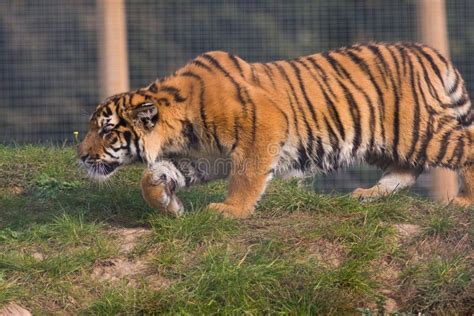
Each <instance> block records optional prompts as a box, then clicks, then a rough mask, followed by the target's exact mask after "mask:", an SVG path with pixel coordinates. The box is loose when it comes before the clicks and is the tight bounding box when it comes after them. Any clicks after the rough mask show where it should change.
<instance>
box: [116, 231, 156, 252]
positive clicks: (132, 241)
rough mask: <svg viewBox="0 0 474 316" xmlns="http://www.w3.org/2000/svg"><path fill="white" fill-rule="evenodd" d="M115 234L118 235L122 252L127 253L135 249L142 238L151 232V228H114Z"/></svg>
mask: <svg viewBox="0 0 474 316" xmlns="http://www.w3.org/2000/svg"><path fill="white" fill-rule="evenodd" d="M112 233H113V234H114V235H117V238H118V241H119V242H120V243H119V249H120V253H123V254H127V253H130V252H131V251H133V249H134V248H135V246H136V245H137V243H138V242H139V241H140V239H141V238H143V237H144V236H146V235H147V234H148V233H150V230H148V229H145V228H116V229H113V230H112Z"/></svg>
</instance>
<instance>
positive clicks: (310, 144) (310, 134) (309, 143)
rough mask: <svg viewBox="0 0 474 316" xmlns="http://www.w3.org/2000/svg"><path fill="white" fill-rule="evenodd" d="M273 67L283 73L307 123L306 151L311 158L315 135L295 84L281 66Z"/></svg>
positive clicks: (276, 64)
mask: <svg viewBox="0 0 474 316" xmlns="http://www.w3.org/2000/svg"><path fill="white" fill-rule="evenodd" d="M272 65H275V66H276V67H277V69H278V71H279V72H280V73H281V75H282V76H283V78H284V79H285V81H286V83H287V84H288V86H289V87H290V90H291V95H292V96H293V98H294V99H295V101H296V104H297V106H298V109H299V112H300V113H301V115H302V117H303V122H304V123H305V127H306V132H307V135H308V140H307V148H305V149H306V151H307V152H309V153H310V154H309V156H311V154H312V152H313V141H314V135H313V131H312V130H311V127H310V126H309V123H308V120H307V119H306V116H305V115H304V111H303V108H302V106H301V103H300V101H299V99H298V97H297V95H296V92H295V88H294V87H293V84H292V83H291V81H290V78H289V77H288V74H287V73H286V71H285V69H284V68H283V67H282V66H281V65H280V64H278V63H276V62H274V63H272ZM290 104H291V103H290ZM295 115H296V113H295ZM295 119H296V116H295ZM298 134H299V133H298Z"/></svg>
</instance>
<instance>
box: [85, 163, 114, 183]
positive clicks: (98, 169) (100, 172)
mask: <svg viewBox="0 0 474 316" xmlns="http://www.w3.org/2000/svg"><path fill="white" fill-rule="evenodd" d="M118 167H120V164H119V163H118V162H98V163H93V164H90V165H89V166H88V168H87V173H88V174H89V177H91V178H93V179H96V180H101V179H105V178H108V177H110V176H111V175H112V174H113V173H114V172H115V171H116V170H117V169H118Z"/></svg>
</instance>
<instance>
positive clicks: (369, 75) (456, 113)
mask: <svg viewBox="0 0 474 316" xmlns="http://www.w3.org/2000/svg"><path fill="white" fill-rule="evenodd" d="M473 113H474V112H473V109H472V107H471V101H470V98H469V96H468V92H467V90H466V87H465V85H464V81H463V78H462V77H461V75H460V73H459V71H458V70H457V69H456V68H455V67H454V66H453V64H452V63H451V62H450V61H449V60H448V59H447V58H446V57H444V56H443V55H441V54H440V53H439V52H438V51H436V50H435V49H433V48H430V47H428V46H426V45H424V44H421V43H377V42H373V43H372V42H371V43H366V44H354V45H352V46H347V47H342V48H338V49H333V50H328V51H324V52H321V53H317V54H314V55H309V56H305V57H299V58H295V59H291V60H279V61H273V62H266V63H249V62H246V61H245V60H243V59H242V58H240V57H238V56H236V55H234V54H232V53H228V52H223V51H211V52H207V53H204V54H202V55H200V56H198V57H196V58H195V59H193V60H191V61H190V62H188V63H187V64H186V65H185V66H183V67H182V68H180V69H178V70H177V71H176V72H175V73H174V74H172V75H170V76H168V77H165V78H162V79H157V80H156V81H154V82H152V83H151V84H149V85H147V86H146V87H144V88H139V89H136V90H133V91H129V92H125V93H120V94H117V95H114V96H112V97H110V98H107V99H106V100H105V101H103V102H102V103H100V104H99V105H98V106H97V108H96V110H95V112H94V113H93V115H92V117H91V119H90V122H89V131H88V133H87V135H86V136H85V138H84V140H83V141H82V143H81V144H80V145H79V147H78V156H79V158H80V161H82V163H83V165H84V166H85V168H86V169H87V170H88V172H89V174H90V176H91V177H93V178H98V179H104V178H107V177H108V176H110V175H111V174H113V173H114V172H115V171H116V170H117V169H119V168H120V167H122V166H124V165H126V164H129V163H131V162H133V161H137V160H139V161H143V162H145V163H146V164H148V166H151V165H154V164H158V165H159V164H163V163H165V164H167V167H166V168H161V170H164V171H162V173H163V175H162V176H160V175H157V176H156V177H155V178H156V179H157V181H155V182H152V183H151V184H150V185H157V186H159V188H161V189H160V190H162V191H163V190H165V189H167V190H168V191H167V192H168V195H166V194H164V195H163V198H166V199H169V198H170V196H169V194H171V195H173V194H174V193H175V192H177V191H178V190H180V189H182V188H183V187H188V186H191V185H193V184H197V183H205V182H207V181H211V180H214V179H224V178H226V179H228V192H227V196H226V198H225V200H224V201H223V202H218V203H211V204H209V209H211V210H213V211H216V212H219V213H222V214H223V215H224V216H228V217H234V218H245V217H248V216H249V215H251V214H252V213H253V210H254V209H255V207H256V204H257V202H258V201H259V199H260V198H261V196H262V194H263V193H264V191H265V189H266V186H267V184H268V182H269V181H270V180H271V179H272V178H273V177H274V176H281V177H293V176H303V177H304V176H311V175H315V174H321V173H322V174H328V173H330V172H333V171H335V170H337V169H339V168H345V167H347V166H350V165H352V164H353V163H355V162H366V163H368V164H370V165H374V166H376V167H378V168H380V169H382V170H383V173H382V176H381V178H380V180H379V181H378V182H377V183H376V184H375V185H374V186H372V187H370V188H357V189H355V190H354V191H353V193H352V196H353V197H354V198H356V199H359V200H361V201H365V200H370V199H373V198H378V197H382V196H385V195H387V194H391V193H393V192H396V191H399V190H402V189H405V188H408V187H410V186H412V185H413V184H414V183H415V181H416V179H417V177H418V176H419V175H420V174H421V173H422V172H423V171H424V170H426V169H429V168H433V167H442V168H448V169H452V170H455V171H458V172H459V173H460V174H462V176H463V189H462V190H461V191H460V193H459V195H458V196H457V197H456V198H455V200H454V202H456V203H459V204H461V205H464V206H468V205H471V204H472V203H473V201H474V168H473V160H474V154H473V150H472V148H473V146H472V142H473V138H474V125H473V123H472V121H473V117H474V114H473ZM158 169H160V168H158ZM167 170H168V171H167ZM167 173H169V174H173V175H175V177H174V178H176V177H178V178H179V181H177V180H176V179H173V177H169V176H168V177H167V175H166V174H167ZM170 182H173V184H172V185H170ZM169 188H172V189H173V191H170V190H169ZM158 196H160V195H159V194H157V195H155V198H158ZM172 197H173V196H172ZM173 198H174V197H173ZM158 204H159V203H158ZM178 204H179V203H178Z"/></svg>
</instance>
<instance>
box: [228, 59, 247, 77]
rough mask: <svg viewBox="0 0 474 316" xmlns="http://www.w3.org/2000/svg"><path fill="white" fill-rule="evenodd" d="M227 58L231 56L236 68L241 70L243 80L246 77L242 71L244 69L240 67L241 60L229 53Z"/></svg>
mask: <svg viewBox="0 0 474 316" xmlns="http://www.w3.org/2000/svg"><path fill="white" fill-rule="evenodd" d="M227 56H229V58H230V60H232V62H233V63H234V65H235V67H236V68H237V69H238V70H239V74H240V76H241V77H242V78H243V77H244V72H243V70H242V67H241V66H240V63H239V60H238V59H237V57H235V55H232V54H231V53H227Z"/></svg>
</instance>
